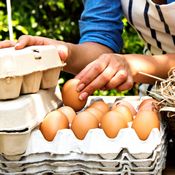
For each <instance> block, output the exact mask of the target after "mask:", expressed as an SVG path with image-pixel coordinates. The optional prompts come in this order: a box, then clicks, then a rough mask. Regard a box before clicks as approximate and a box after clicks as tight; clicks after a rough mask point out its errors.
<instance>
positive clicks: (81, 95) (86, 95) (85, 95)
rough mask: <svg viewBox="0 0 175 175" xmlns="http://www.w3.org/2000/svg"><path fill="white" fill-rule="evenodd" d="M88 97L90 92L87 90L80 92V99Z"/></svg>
mask: <svg viewBox="0 0 175 175" xmlns="http://www.w3.org/2000/svg"><path fill="white" fill-rule="evenodd" d="M87 97H88V93H87V92H83V93H81V94H80V96H79V99H80V100H85V99H86V98H87Z"/></svg>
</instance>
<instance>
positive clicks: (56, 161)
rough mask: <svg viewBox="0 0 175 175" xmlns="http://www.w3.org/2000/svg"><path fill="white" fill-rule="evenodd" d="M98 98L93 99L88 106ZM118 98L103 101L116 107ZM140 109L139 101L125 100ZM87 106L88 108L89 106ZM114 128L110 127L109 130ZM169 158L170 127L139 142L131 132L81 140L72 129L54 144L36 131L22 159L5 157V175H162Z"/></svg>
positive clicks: (100, 133)
mask: <svg viewBox="0 0 175 175" xmlns="http://www.w3.org/2000/svg"><path fill="white" fill-rule="evenodd" d="M95 98H96V97H90V98H89V99H88V100H89V101H88V103H89V102H91V100H94V99H95ZM115 99H116V97H103V100H104V101H105V102H107V103H113V102H114V101H115ZM125 100H128V101H129V102H131V103H133V104H134V105H135V106H137V105H138V104H139V103H140V99H139V97H125ZM88 103H87V105H88ZM109 127H110V126H109ZM166 154H167V145H166V124H164V122H163V120H162V122H161V127H160V131H159V130H158V129H153V130H152V132H151V133H150V135H149V137H148V139H147V140H145V141H142V140H140V139H139V138H138V136H137V135H136V133H135V131H134V130H133V129H132V128H131V127H128V128H124V129H121V130H120V131H119V133H118V135H117V137H116V138H114V139H110V138H108V137H107V136H106V135H105V133H104V132H103V130H102V129H100V128H97V129H91V130H90V131H89V132H88V133H87V135H86V137H85V139H84V140H78V139H77V138H76V137H75V135H74V134H73V132H72V130H70V129H63V130H60V131H59V132H58V133H57V135H56V137H55V138H54V140H53V141H52V142H48V141H46V140H45V139H44V137H43V136H42V134H41V132H40V130H39V129H38V128H35V129H34V130H33V132H32V134H31V137H30V140H29V142H28V146H27V148H26V151H25V153H24V154H22V155H13V156H9V157H6V158H8V160H6V159H4V157H3V156H1V162H0V165H1V166H0V167H1V171H2V172H3V174H10V175H12V174H15V175H17V174H46V173H53V174H58V175H72V174H75V173H82V174H90V175H97V174H100V175H102V174H104V175H137V174H138V175H141V174H142V175H161V174H162V170H163V169H164V168H165V163H166Z"/></svg>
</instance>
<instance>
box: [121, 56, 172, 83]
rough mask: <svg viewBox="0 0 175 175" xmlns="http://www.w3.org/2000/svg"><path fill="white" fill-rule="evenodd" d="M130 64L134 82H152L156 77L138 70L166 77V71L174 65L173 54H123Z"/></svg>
mask: <svg viewBox="0 0 175 175" xmlns="http://www.w3.org/2000/svg"><path fill="white" fill-rule="evenodd" d="M124 56H125V58H126V60H127V62H128V63H129V65H130V68H131V71H132V75H133V78H134V81H135V82H138V83H154V82H155V81H156V79H154V78H150V77H148V76H145V75H142V74H140V73H139V72H144V73H147V74H151V75H154V76H157V77H160V78H167V76H168V71H169V70H170V69H171V68H172V67H175V54H165V55H154V56H147V55H139V54H128V55H124Z"/></svg>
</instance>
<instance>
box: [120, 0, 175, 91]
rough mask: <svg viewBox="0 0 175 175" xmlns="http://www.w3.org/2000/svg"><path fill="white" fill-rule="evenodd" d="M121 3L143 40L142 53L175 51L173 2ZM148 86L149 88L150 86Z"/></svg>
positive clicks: (126, 0) (141, 0)
mask: <svg viewBox="0 0 175 175" xmlns="http://www.w3.org/2000/svg"><path fill="white" fill-rule="evenodd" d="M121 3H122V8H123V12H124V15H125V16H126V18H127V19H128V21H129V23H130V24H131V25H132V26H133V27H134V28H135V29H136V30H137V32H138V33H139V35H140V36H141V38H142V39H143V40H144V41H145V46H146V47H145V49H144V54H148V55H160V54H166V53H174V52H175V2H172V3H169V4H163V5H159V4H156V3H154V2H153V1H152V0H121ZM155 66H158V65H155ZM142 88H143V87H142ZM142 88H141V89H142ZM148 88H149V89H147V90H148V91H149V90H151V86H148ZM143 89H144V90H145V87H144V88H143Z"/></svg>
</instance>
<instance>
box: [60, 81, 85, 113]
mask: <svg viewBox="0 0 175 175" xmlns="http://www.w3.org/2000/svg"><path fill="white" fill-rule="evenodd" d="M79 81H80V80H79V79H70V80H68V81H67V82H66V83H65V84H64V85H63V87H62V90H61V92H62V99H63V103H64V105H65V106H70V107H71V108H73V109H74V110H75V111H76V112H77V111H80V110H81V109H83V107H84V106H85V104H86V101H87V100H80V99H79V95H80V93H79V92H77V90H76V88H77V84H78V82H79Z"/></svg>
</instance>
